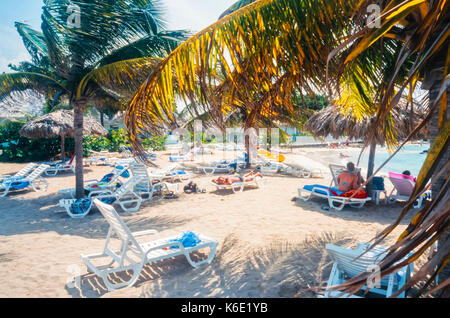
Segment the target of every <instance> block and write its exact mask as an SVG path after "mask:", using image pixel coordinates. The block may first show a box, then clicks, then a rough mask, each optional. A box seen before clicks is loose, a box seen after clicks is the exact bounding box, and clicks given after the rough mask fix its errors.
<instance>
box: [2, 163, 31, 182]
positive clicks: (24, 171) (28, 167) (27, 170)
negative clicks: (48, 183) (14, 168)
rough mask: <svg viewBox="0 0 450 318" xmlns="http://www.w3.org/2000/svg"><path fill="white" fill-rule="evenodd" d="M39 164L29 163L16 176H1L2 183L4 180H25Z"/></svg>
mask: <svg viewBox="0 0 450 318" xmlns="http://www.w3.org/2000/svg"><path fill="white" fill-rule="evenodd" d="M36 166H37V163H29V164H27V165H26V166H25V167H24V168H22V169H21V170H20V171H19V172H17V173H16V174H15V175H3V176H0V183H1V182H2V181H3V180H20V179H23V178H25V177H26V176H27V175H28V174H29V173H30V172H31V171H33V170H34V168H36Z"/></svg>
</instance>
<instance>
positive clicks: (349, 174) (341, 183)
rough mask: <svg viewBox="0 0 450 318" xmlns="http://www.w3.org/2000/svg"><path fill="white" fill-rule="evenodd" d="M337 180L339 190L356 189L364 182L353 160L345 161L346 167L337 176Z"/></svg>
mask: <svg viewBox="0 0 450 318" xmlns="http://www.w3.org/2000/svg"><path fill="white" fill-rule="evenodd" d="M337 182H338V189H339V191H342V192H348V191H351V190H357V189H358V188H359V186H360V185H361V184H362V183H363V182H364V179H363V177H362V176H361V174H360V173H359V171H356V169H355V164H354V163H353V162H349V163H347V169H346V170H344V171H342V172H341V174H340V175H339V176H338V177H337Z"/></svg>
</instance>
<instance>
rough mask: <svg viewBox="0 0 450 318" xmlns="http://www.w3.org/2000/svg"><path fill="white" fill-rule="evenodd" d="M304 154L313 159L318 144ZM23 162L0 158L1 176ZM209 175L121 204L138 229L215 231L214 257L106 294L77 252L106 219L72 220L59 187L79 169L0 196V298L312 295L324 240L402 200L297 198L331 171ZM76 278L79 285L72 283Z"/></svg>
mask: <svg viewBox="0 0 450 318" xmlns="http://www.w3.org/2000/svg"><path fill="white" fill-rule="evenodd" d="M308 152H310V154H309V155H308V157H309V158H314V157H313V156H314V153H315V152H314V150H308ZM218 153H219V154H220V153H221V152H220V151H219V152H218ZM317 153H318V152H317ZM168 156H169V155H168V152H166V153H164V154H160V155H159V156H158V157H159V159H158V164H160V165H161V166H165V165H168V164H169V163H168ZM317 156H319V154H317ZM310 160H314V159H310ZM191 165H192V164H191ZM23 166H24V165H22V164H5V163H1V164H0V175H1V174H7V173H8V174H10V173H13V172H16V171H18V170H19V169H20V168H21V167H23ZM110 170H111V168H109V167H101V166H93V167H88V168H86V175H85V179H94V178H101V177H102V176H103V175H104V174H106V173H107V172H108V171H110ZM210 180H211V176H204V175H195V177H194V181H195V182H196V183H197V184H198V185H199V186H200V187H204V188H206V189H207V190H208V193H205V194H185V193H182V194H180V196H179V198H178V199H175V200H161V201H158V202H147V203H145V204H144V205H143V207H142V208H141V210H140V211H139V212H137V213H126V212H124V211H122V210H121V209H120V207H118V206H117V207H116V209H117V211H118V212H119V213H120V215H121V216H122V218H123V219H124V221H125V222H126V223H127V224H128V225H129V227H130V228H131V230H132V231H138V230H144V229H149V228H151V229H157V230H158V231H160V233H161V235H162V236H166V235H172V234H176V233H180V232H183V231H185V230H192V231H198V232H201V233H204V234H205V235H207V236H210V237H212V238H215V239H217V241H218V242H219V246H218V252H217V255H216V257H215V259H214V261H213V263H212V264H211V265H209V266H204V267H200V268H197V269H193V268H191V267H190V266H189V264H188V263H187V261H186V260H185V259H184V258H183V257H179V258H177V259H174V260H167V261H164V262H161V263H158V264H154V265H152V266H147V267H146V268H145V270H144V273H143V274H142V275H141V277H140V279H139V281H138V283H137V284H136V285H135V286H133V287H131V288H126V289H122V290H118V291H115V292H107V290H106V289H105V287H104V285H103V283H102V282H101V281H100V280H99V279H98V278H97V277H96V276H95V275H93V274H88V273H87V272H86V268H85V266H84V264H83V262H82V261H81V259H80V254H82V253H83V254H89V253H95V252H99V251H101V249H102V246H103V244H104V239H105V236H106V233H107V229H108V225H107V223H106V221H105V220H104V219H103V218H102V216H101V214H100V213H99V212H98V211H96V210H95V211H92V212H91V214H89V215H88V216H87V217H85V218H84V219H81V220H80V219H71V218H70V217H68V215H67V214H66V213H65V211H64V210H63V209H61V208H59V207H58V201H59V199H61V198H62V196H61V195H59V194H58V190H59V189H64V188H71V187H74V176H73V174H70V173H68V174H63V175H60V176H57V177H53V178H49V182H50V186H49V188H48V191H47V192H44V193H36V192H33V191H22V192H18V193H13V194H11V195H8V196H7V197H6V198H3V199H0V217H1V222H0V297H100V296H107V297H139V296H145V297H293V296H296V295H297V296H305V297H313V296H315V292H314V291H310V290H307V288H309V287H313V286H318V285H319V284H323V283H324V282H325V281H326V280H327V279H328V274H329V271H330V259H329V257H328V256H327V254H326V252H325V251H324V246H325V244H326V243H328V242H334V243H338V244H343V245H346V246H354V245H355V244H356V242H361V241H368V240H370V239H372V238H373V237H374V236H375V235H376V234H377V233H378V232H379V231H381V230H383V229H384V228H385V227H386V226H388V225H389V224H391V223H393V222H394V221H395V219H396V218H397V216H398V215H399V212H400V210H401V205H400V204H393V205H390V206H389V207H388V208H386V206H382V205H380V206H374V205H372V204H369V205H367V207H366V208H364V209H361V210H356V209H352V208H345V209H344V210H343V211H341V212H337V211H324V210H321V206H323V205H325V201H323V200H320V199H317V200H313V201H312V202H303V201H297V202H294V201H291V199H292V198H294V197H297V188H298V187H300V186H303V185H305V184H310V183H322V184H329V181H330V180H329V178H326V179H299V178H296V177H292V176H288V175H281V174H279V175H276V176H269V177H268V182H267V185H266V187H264V188H262V189H252V188H248V189H247V190H246V191H244V192H243V193H236V194H233V193H232V192H227V191H225V192H218V191H216V190H215V189H214V188H213V187H212V186H211V185H210ZM184 183H186V182H184ZM407 221H408V220H404V221H403V222H402V224H401V225H400V226H399V227H398V228H397V229H396V231H395V233H394V235H393V236H391V240H393V239H395V238H396V235H398V234H399V233H400V231H401V230H403V229H404V228H405V226H406V225H407ZM74 277H75V279H76V280H77V281H79V282H80V286H79V287H74V286H72V284H71V283H70V281H71V280H72V279H73V278H74ZM118 279H120V278H118ZM68 282H69V284H68Z"/></svg>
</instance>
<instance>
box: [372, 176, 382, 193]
mask: <svg viewBox="0 0 450 318" xmlns="http://www.w3.org/2000/svg"><path fill="white" fill-rule="evenodd" d="M372 187H373V189H374V190H382V191H384V179H383V178H382V177H373V179H372Z"/></svg>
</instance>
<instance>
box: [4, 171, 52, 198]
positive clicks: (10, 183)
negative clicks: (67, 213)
mask: <svg viewBox="0 0 450 318" xmlns="http://www.w3.org/2000/svg"><path fill="white" fill-rule="evenodd" d="M48 167H49V166H48V165H44V164H41V165H39V166H38V167H36V168H34V170H33V171H32V172H31V173H30V174H28V175H27V176H26V177H24V178H22V179H15V178H12V179H3V180H2V182H1V183H0V198H2V197H5V196H6V195H7V194H8V192H9V191H10V190H23V189H27V188H29V187H31V188H32V189H33V190H34V191H36V192H42V191H46V190H47V188H48V182H47V180H45V179H44V178H42V177H41V176H42V174H43V173H44V171H45V170H46V169H48Z"/></svg>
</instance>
